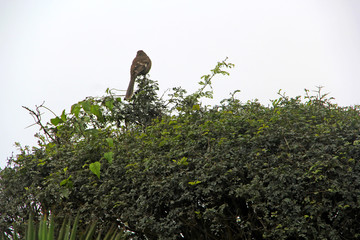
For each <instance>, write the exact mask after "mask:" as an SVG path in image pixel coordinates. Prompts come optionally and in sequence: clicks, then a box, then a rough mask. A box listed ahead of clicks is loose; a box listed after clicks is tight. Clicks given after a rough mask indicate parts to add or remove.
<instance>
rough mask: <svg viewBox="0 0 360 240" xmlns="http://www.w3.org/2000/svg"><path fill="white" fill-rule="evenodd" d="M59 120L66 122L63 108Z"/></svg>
mask: <svg viewBox="0 0 360 240" xmlns="http://www.w3.org/2000/svg"><path fill="white" fill-rule="evenodd" d="M60 117H61V120H63V121H64V122H66V114H65V109H64V110H63V112H62V114H61V116H60Z"/></svg>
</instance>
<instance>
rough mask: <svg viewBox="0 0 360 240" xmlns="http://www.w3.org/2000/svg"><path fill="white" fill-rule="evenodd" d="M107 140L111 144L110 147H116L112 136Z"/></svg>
mask: <svg viewBox="0 0 360 240" xmlns="http://www.w3.org/2000/svg"><path fill="white" fill-rule="evenodd" d="M106 142H107V143H108V144H109V147H111V148H112V147H114V140H113V139H112V138H106Z"/></svg>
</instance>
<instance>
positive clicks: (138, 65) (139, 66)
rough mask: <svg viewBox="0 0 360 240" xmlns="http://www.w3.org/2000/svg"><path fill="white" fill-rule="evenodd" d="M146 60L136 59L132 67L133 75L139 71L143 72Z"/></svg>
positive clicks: (139, 72)
mask: <svg viewBox="0 0 360 240" xmlns="http://www.w3.org/2000/svg"><path fill="white" fill-rule="evenodd" d="M148 64H149V63H148V62H147V61H141V60H140V61H137V62H136V63H135V67H134V70H133V71H134V74H135V75H138V74H141V72H143V71H144V70H145V69H146V68H147V66H148Z"/></svg>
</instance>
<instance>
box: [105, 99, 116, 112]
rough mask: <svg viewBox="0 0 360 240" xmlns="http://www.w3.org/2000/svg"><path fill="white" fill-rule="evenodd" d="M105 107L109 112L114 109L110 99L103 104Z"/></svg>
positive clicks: (112, 101)
mask: <svg viewBox="0 0 360 240" xmlns="http://www.w3.org/2000/svg"><path fill="white" fill-rule="evenodd" d="M105 106H106V107H107V108H108V109H109V110H110V111H112V109H113V108H114V100H113V99H111V100H108V101H106V102H105Z"/></svg>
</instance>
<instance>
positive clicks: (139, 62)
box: [125, 50, 151, 100]
mask: <svg viewBox="0 0 360 240" xmlns="http://www.w3.org/2000/svg"><path fill="white" fill-rule="evenodd" d="M150 68H151V60H150V58H149V57H148V55H146V53H145V52H144V51H143V50H139V51H138V52H137V54H136V57H135V58H134V60H133V62H132V64H131V69H130V83H129V86H128V89H127V91H126V95H125V99H126V100H129V99H130V98H131V96H132V95H133V92H134V84H135V79H136V78H137V77H138V76H141V75H146V74H147V73H148V72H149V71H150Z"/></svg>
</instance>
